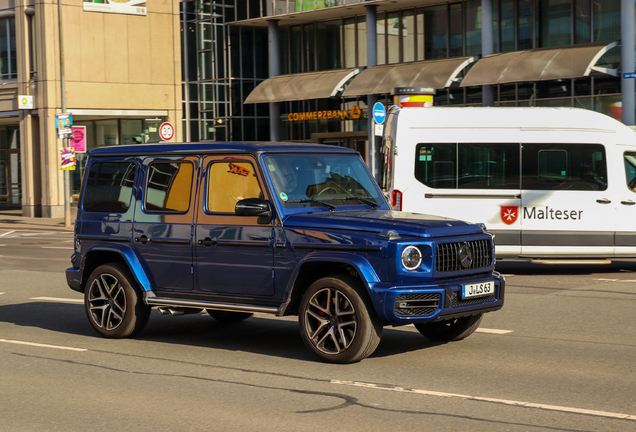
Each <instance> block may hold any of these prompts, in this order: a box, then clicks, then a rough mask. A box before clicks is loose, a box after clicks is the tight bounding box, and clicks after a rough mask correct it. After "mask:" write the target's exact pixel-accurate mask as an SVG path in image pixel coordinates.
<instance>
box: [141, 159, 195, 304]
mask: <svg viewBox="0 0 636 432" xmlns="http://www.w3.org/2000/svg"><path fill="white" fill-rule="evenodd" d="M143 164H144V165H145V166H146V169H145V170H144V171H145V172H146V178H145V181H144V184H143V189H142V190H140V191H139V193H140V194H143V199H140V197H138V199H137V203H136V208H135V224H134V227H133V245H134V247H135V249H136V250H137V253H138V255H139V256H140V257H141V260H142V265H144V266H145V267H146V268H147V270H148V273H149V274H150V275H151V283H152V284H153V286H154V287H155V288H156V289H158V290H170V291H174V290H179V291H190V290H192V289H193V287H194V277H193V267H192V266H193V250H192V248H193V245H192V223H193V221H194V214H195V197H196V193H195V190H196V189H195V188H196V185H197V175H198V170H199V158H198V157H172V156H170V157H154V158H153V157H149V158H146V159H144V161H143Z"/></svg>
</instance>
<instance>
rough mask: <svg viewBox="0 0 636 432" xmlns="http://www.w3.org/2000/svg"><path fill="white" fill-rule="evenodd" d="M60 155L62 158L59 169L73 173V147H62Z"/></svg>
mask: <svg viewBox="0 0 636 432" xmlns="http://www.w3.org/2000/svg"><path fill="white" fill-rule="evenodd" d="M60 155H61V157H62V161H61V165H60V169H61V170H62V171H75V166H76V165H77V158H76V157H75V150H74V149H73V147H62V148H61V149H60Z"/></svg>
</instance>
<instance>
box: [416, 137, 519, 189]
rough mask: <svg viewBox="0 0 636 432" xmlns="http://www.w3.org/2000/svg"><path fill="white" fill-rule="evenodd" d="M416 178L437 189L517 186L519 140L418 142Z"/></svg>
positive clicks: (505, 187)
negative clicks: (511, 142) (491, 142)
mask: <svg viewBox="0 0 636 432" xmlns="http://www.w3.org/2000/svg"><path fill="white" fill-rule="evenodd" d="M415 178H416V179H417V180H418V181H420V182H421V183H423V184H425V185H426V186H428V187H431V188H436V189H437V188H444V189H519V182H520V175H519V144H507V143H506V144H490V143H461V144H455V143H448V144H445V143H441V144H428V143H427V144H418V145H417V146H416V147H415Z"/></svg>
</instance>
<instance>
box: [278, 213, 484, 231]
mask: <svg viewBox="0 0 636 432" xmlns="http://www.w3.org/2000/svg"><path fill="white" fill-rule="evenodd" d="M283 226H284V227H285V228H303V229H305V228H312V229H316V228H322V229H338V230H348V231H366V232H377V233H380V232H382V231H386V230H394V231H397V232H398V234H400V235H404V236H416V237H433V236H457V235H465V234H475V233H482V232H483V231H482V229H481V227H479V226H478V225H475V224H470V223H467V222H463V221H458V220H455V219H449V218H444V217H440V216H431V215H424V214H418V213H407V212H398V211H393V210H355V211H333V212H322V211H321V212H313V213H300V214H298V213H297V214H292V215H289V216H287V217H286V218H285V219H284V220H283Z"/></svg>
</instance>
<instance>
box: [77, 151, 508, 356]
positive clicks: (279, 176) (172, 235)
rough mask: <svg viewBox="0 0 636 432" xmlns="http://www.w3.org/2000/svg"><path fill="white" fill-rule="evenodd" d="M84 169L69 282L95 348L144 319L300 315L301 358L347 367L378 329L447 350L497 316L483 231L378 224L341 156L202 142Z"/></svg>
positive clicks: (376, 208) (374, 198) (351, 161)
mask: <svg viewBox="0 0 636 432" xmlns="http://www.w3.org/2000/svg"><path fill="white" fill-rule="evenodd" d="M88 156H89V157H88V160H87V166H86V175H85V176H84V180H83V185H82V190H81V195H80V200H79V205H78V209H77V220H76V222H75V251H74V253H73V256H72V258H71V261H72V265H73V266H72V268H69V269H68V270H67V271H66V276H67V281H68V284H69V286H70V287H71V288H72V289H74V290H76V291H79V292H82V293H84V299H85V301H84V306H85V310H86V315H87V316H88V320H89V322H90V324H91V325H92V326H93V328H94V329H95V330H96V331H97V332H98V333H99V334H101V335H102V336H105V337H110V338H123V337H128V336H133V335H135V334H137V333H139V332H140V331H141V330H142V329H143V328H144V326H145V325H146V323H147V322H148V319H149V316H150V311H151V308H153V307H157V308H158V309H159V312H161V313H162V314H171V315H181V314H185V313H199V312H201V311H202V310H206V311H207V312H208V313H209V314H210V315H211V316H212V317H213V318H215V319H217V320H220V321H224V322H232V321H241V320H243V319H246V318H248V317H250V316H251V315H252V314H253V313H254V312H259V313H269V314H274V315H276V316H285V315H297V316H298V321H299V324H300V332H301V335H302V339H303V341H304V343H305V344H306V345H307V347H308V348H309V349H310V350H311V351H312V352H313V353H314V354H316V355H317V356H318V357H320V358H321V359H322V360H324V361H327V362H333V363H350V362H355V361H359V360H361V359H363V358H365V357H367V356H369V355H371V354H372V353H373V351H374V350H375V349H376V347H377V346H378V343H379V341H380V337H381V335H382V328H383V326H386V325H394V326H399V325H405V324H413V325H415V327H416V328H417V329H418V330H419V331H420V333H422V334H423V335H424V336H425V337H427V338H429V339H432V340H435V341H454V340H459V339H463V338H465V337H466V336H468V335H470V334H472V333H473V332H474V331H475V330H476V329H477V327H478V326H479V324H480V322H481V319H482V314H483V313H485V312H490V311H495V310H498V309H500V308H501V307H502V306H503V301H504V278H503V277H502V276H501V275H500V274H499V273H497V272H495V271H494V263H495V257H494V245H493V238H492V235H490V234H489V233H488V232H487V231H486V229H485V227H484V226H480V225H475V224H468V223H465V222H461V221H457V220H452V219H446V218H441V217H434V216H425V215H420V214H411V213H402V212H396V211H393V210H391V208H390V207H389V206H388V204H387V202H386V200H385V197H384V196H383V194H382V191H381V190H380V189H379V188H378V186H377V184H376V183H375V181H374V179H373V177H372V176H371V175H370V173H369V171H368V170H367V167H366V165H365V164H364V162H363V160H362V159H361V157H360V155H359V154H358V153H357V152H355V151H353V150H350V149H346V148H340V147H333V146H321V145H311V144H284V143H257V144H253V143H250V144H248V143H229V142H228V143H222V142H218V143H217V142H214V143H196V144H148V145H134V146H113V147H102V148H97V149H94V150H91V151H90V152H89V154H88ZM466 211H467V212H469V211H470V209H466Z"/></svg>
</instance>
